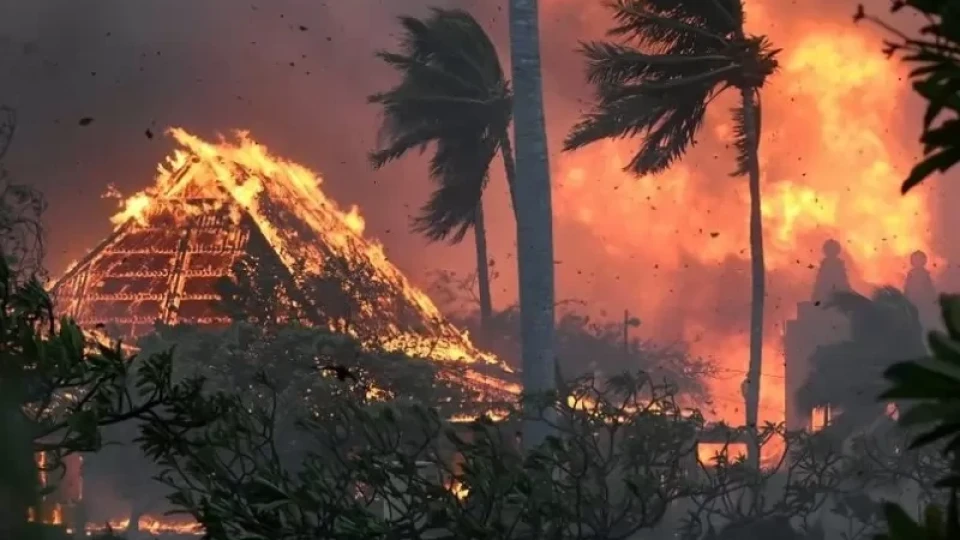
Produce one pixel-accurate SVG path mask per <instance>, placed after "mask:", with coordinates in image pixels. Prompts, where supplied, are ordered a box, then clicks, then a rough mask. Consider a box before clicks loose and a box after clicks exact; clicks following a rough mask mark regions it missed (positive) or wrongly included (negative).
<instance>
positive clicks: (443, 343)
mask: <svg viewBox="0 0 960 540" xmlns="http://www.w3.org/2000/svg"><path fill="white" fill-rule="evenodd" d="M171 133H172V135H173V137H174V138H175V139H176V140H177V141H178V142H179V143H180V144H181V145H182V148H181V149H180V150H177V151H176V152H175V154H174V155H173V156H172V157H170V158H169V159H168V161H167V164H166V165H164V166H161V167H160V169H159V172H158V178H157V182H156V185H155V186H153V187H152V188H149V189H147V190H145V191H143V192H141V193H138V194H136V195H134V196H132V197H130V198H128V199H127V200H126V201H125V204H124V207H123V210H122V211H121V212H120V213H119V214H118V215H117V216H115V217H114V218H113V221H114V223H115V224H116V228H115V229H114V231H113V233H112V234H110V235H109V236H108V237H107V238H106V239H105V240H104V241H103V242H101V243H100V245H98V246H96V247H95V248H94V249H93V250H91V251H90V252H89V254H88V255H87V256H86V257H84V258H83V259H82V260H80V261H79V262H78V263H76V264H74V265H72V266H71V268H70V269H69V270H67V271H66V272H65V273H64V275H63V276H62V277H61V278H60V279H59V280H58V281H56V282H55V283H54V284H53V286H52V288H51V292H52V294H53V296H54V297H55V298H56V301H57V303H58V305H59V307H60V309H61V311H62V313H63V314H65V315H69V316H71V317H73V318H75V319H76V320H77V322H78V323H79V324H80V325H81V326H84V327H87V328H92V327H95V326H96V327H103V328H105V329H107V330H108V333H109V334H111V336H112V337H116V338H124V339H126V340H128V341H129V340H131V339H134V340H135V339H136V338H137V337H139V336H142V335H144V334H146V333H149V332H151V331H152V330H153V328H154V325H155V324H156V323H158V322H160V323H164V324H195V325H209V326H223V325H226V324H229V322H230V321H231V316H230V314H228V313H227V312H225V311H224V309H223V304H222V302H221V295H220V293H219V292H218V283H222V282H223V279H224V278H228V279H230V278H232V277H235V274H236V273H237V272H238V271H240V269H245V271H247V272H251V271H252V272H253V273H254V274H256V273H258V272H259V273H262V274H263V275H269V276H271V277H272V278H275V279H276V281H277V282H278V283H275V284H274V285H275V286H276V290H275V292H274V293H273V294H275V295H276V297H277V298H276V299H277V300H278V301H279V303H282V304H283V305H284V306H285V313H283V314H281V315H280V316H281V317H287V318H296V319H297V320H301V321H304V320H305V321H308V322H311V323H314V324H317V323H319V324H325V325H327V326H329V327H330V328H331V330H335V331H343V332H345V333H348V334H351V335H353V336H354V337H357V338H358V339H361V340H363V341H370V340H374V339H375V340H376V343H372V342H371V343H369V344H370V345H377V346H381V347H384V348H385V349H387V350H402V351H404V352H407V353H409V354H412V355H419V356H425V357H429V358H431V359H434V360H437V361H440V362H463V363H467V364H470V365H471V369H470V370H468V375H467V376H468V378H469V379H470V381H472V384H477V385H481V386H484V387H489V389H490V391H491V392H493V393H495V394H500V395H501V397H503V396H504V393H506V394H511V393H516V392H517V391H518V390H519V387H517V386H516V385H510V384H506V383H504V382H503V381H502V380H501V379H504V378H509V377H510V375H511V373H512V371H511V370H510V368H508V367H507V366H506V365H505V364H503V363H502V362H500V361H499V360H498V359H497V358H496V357H494V356H493V355H490V354H487V353H484V352H482V351H480V350H478V349H476V348H475V347H474V346H473V345H472V343H471V341H470V339H469V336H468V335H467V334H466V333H464V332H462V331H460V330H459V329H457V328H455V327H454V326H453V325H451V324H450V323H448V322H447V321H446V320H445V319H444V318H443V316H442V314H441V313H440V311H439V309H438V308H437V307H436V306H435V305H434V303H433V302H432V301H431V300H430V298H429V297H427V295H426V294H424V293H423V292H422V291H420V290H419V289H417V288H416V287H414V286H413V285H412V284H411V283H410V282H409V281H408V280H407V278H406V277H405V276H404V275H403V274H402V273H401V272H400V270H398V269H397V268H396V267H395V266H394V265H393V264H391V263H390V262H389V261H388V260H387V257H386V255H385V254H384V250H383V246H382V245H381V244H379V243H377V242H375V241H372V240H368V239H365V238H364V237H363V228H364V221H363V218H362V217H361V216H360V214H359V212H358V210H357V208H355V207H354V208H353V209H351V210H350V211H349V212H343V211H341V210H340V209H339V207H338V206H337V205H336V203H335V202H333V201H331V200H330V199H328V198H327V197H326V196H325V195H324V193H323V191H322V190H321V189H320V183H321V179H320V178H319V177H317V176H316V175H315V174H314V173H312V172H311V171H309V170H307V169H306V168H304V167H301V166H299V165H297V164H294V163H291V162H288V161H285V160H282V159H279V158H275V157H273V156H271V155H270V154H269V152H268V151H267V150H266V149H265V148H264V147H263V146H261V145H259V144H257V143H255V142H254V141H252V140H251V139H250V138H249V137H248V135H247V134H246V133H239V134H238V139H239V142H238V144H235V145H234V144H229V143H227V142H223V141H222V142H220V143H219V144H211V143H208V142H205V141H203V140H201V139H199V138H197V137H195V136H193V135H190V134H189V133H187V132H185V131H183V130H179V129H175V130H172V131H171ZM324 278H327V280H328V281H329V279H330V278H333V279H334V280H335V283H334V285H336V287H337V288H338V291H336V292H337V294H336V295H330V297H329V298H328V297H323V298H320V297H317V295H318V294H321V293H322V292H323V289H324V288H322V287H317V286H316V285H317V284H318V283H319V282H320V281H321V280H323V279H324ZM254 279H255V278H254ZM325 284H326V285H330V283H325ZM326 290H328V291H329V287H327V288H326ZM371 292H375V293H376V294H375V295H371V294H370V293H371Z"/></svg>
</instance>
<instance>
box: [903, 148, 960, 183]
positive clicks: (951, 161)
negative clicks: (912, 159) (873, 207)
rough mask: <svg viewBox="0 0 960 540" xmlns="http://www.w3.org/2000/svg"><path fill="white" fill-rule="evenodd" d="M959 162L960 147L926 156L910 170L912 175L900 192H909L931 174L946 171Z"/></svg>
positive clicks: (905, 181)
mask: <svg viewBox="0 0 960 540" xmlns="http://www.w3.org/2000/svg"><path fill="white" fill-rule="evenodd" d="M957 163H960V148H946V149H943V150H941V151H939V152H937V153H935V154H932V155H930V156H928V157H926V158H925V159H924V160H923V161H921V162H920V163H918V164H917V165H915V166H914V167H913V170H911V171H910V175H909V176H908V177H907V179H906V180H904V181H903V185H901V186H900V192H901V193H904V194H905V193H907V192H908V191H910V190H911V189H913V188H914V187H916V186H917V185H919V184H920V183H921V182H923V181H924V180H926V179H927V178H928V177H929V176H930V175H932V174H934V173H937V172H944V171H946V170H947V169H949V168H951V167H953V166H954V165H956V164H957Z"/></svg>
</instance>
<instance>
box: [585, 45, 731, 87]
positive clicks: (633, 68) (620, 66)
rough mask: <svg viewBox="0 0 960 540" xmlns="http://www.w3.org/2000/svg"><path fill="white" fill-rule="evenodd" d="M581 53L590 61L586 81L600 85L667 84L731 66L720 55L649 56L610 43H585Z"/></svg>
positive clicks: (631, 48)
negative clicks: (640, 82) (666, 82)
mask: <svg viewBox="0 0 960 540" xmlns="http://www.w3.org/2000/svg"><path fill="white" fill-rule="evenodd" d="M580 52H581V54H583V55H584V56H585V57H586V58H587V81H588V82H590V83H593V84H597V85H611V84H626V83H636V82H639V81H643V82H664V81H670V80H675V79H685V78H687V77H692V76H696V75H699V74H701V73H704V72H710V71H713V70H715V69H718V68H723V67H727V66H730V58H729V57H727V56H724V55H721V54H713V55H679V54H649V53H646V52H643V51H641V50H639V49H637V48H635V47H630V46H627V45H622V44H619V43H609V42H589V43H583V44H581V46H580Z"/></svg>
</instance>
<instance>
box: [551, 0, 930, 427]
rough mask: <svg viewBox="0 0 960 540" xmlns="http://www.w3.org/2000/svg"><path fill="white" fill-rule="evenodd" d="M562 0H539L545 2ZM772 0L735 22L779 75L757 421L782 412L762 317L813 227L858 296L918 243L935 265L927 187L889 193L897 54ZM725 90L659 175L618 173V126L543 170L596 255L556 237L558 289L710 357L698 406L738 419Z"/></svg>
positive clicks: (766, 190)
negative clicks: (614, 133)
mask: <svg viewBox="0 0 960 540" xmlns="http://www.w3.org/2000/svg"><path fill="white" fill-rule="evenodd" d="M814 3H815V2H814ZM566 4H567V2H565V1H563V0H554V1H552V2H548V3H547V5H548V8H547V9H549V6H551V5H553V6H554V7H555V8H556V9H560V6H561V5H566ZM820 5H823V4H822V3H821V4H820ZM774 6H777V11H776V13H779V12H780V11H779V7H778V6H780V4H779V3H778V4H773V3H772V2H771V0H753V1H750V2H748V9H749V13H748V15H749V17H748V22H749V23H750V26H751V28H750V29H751V30H752V31H754V32H757V33H765V34H768V35H770V37H771V39H772V40H773V41H774V42H775V43H776V44H777V46H778V47H783V49H784V52H783V53H782V55H781V58H780V60H781V65H782V69H781V72H780V73H779V74H777V75H776V76H775V77H774V78H773V80H772V81H771V83H770V85H769V86H768V87H767V88H765V89H764V96H763V128H764V133H763V140H762V144H761V150H760V162H761V169H762V183H763V204H762V212H763V222H764V223H763V224H764V230H765V251H766V266H767V270H768V277H767V284H768V289H767V302H766V304H767V320H766V334H767V337H766V342H765V343H764V376H763V378H762V381H761V382H762V385H761V388H762V390H761V402H762V403H761V421H783V416H784V392H785V389H784V379H783V377H784V369H783V354H782V351H781V349H782V345H781V335H780V333H781V332H780V328H778V326H779V325H781V324H782V323H783V321H785V320H787V319H790V318H792V317H793V316H794V314H795V311H794V307H795V306H796V303H797V302H800V301H804V300H808V299H809V298H810V291H811V290H812V281H813V277H814V271H815V269H816V267H817V265H819V263H820V259H821V257H822V255H821V250H820V246H821V245H822V244H823V242H824V241H825V240H826V239H828V238H836V239H837V240H838V241H840V242H841V244H842V245H843V246H844V255H843V256H844V258H845V259H846V261H847V266H848V270H849V271H850V274H851V275H850V278H851V281H852V283H853V284H854V286H855V287H856V288H858V290H859V291H861V292H864V293H869V288H868V287H869V286H871V285H883V284H893V285H896V286H900V285H902V282H903V281H902V280H903V277H904V273H905V272H904V271H905V267H906V262H907V258H908V257H909V254H910V253H912V252H913V251H914V250H924V251H925V252H926V253H927V254H928V255H929V257H930V261H931V266H933V267H937V266H942V262H943V261H942V258H941V257H939V256H938V254H937V253H936V252H935V250H934V248H933V245H932V244H931V238H930V226H931V220H930V217H929V216H930V213H929V212H928V211H927V210H926V209H927V208H928V200H927V195H926V194H924V193H922V192H918V193H916V194H911V195H910V196H908V197H900V196H899V191H898V188H899V185H900V181H901V180H902V177H903V175H904V174H905V171H906V170H908V168H909V166H910V164H911V159H910V156H909V152H910V151H912V144H911V145H906V144H903V143H902V141H901V140H900V138H899V137H898V136H897V135H895V134H896V133H898V131H899V124H900V117H899V115H900V113H901V111H902V108H903V104H904V102H905V101H906V96H907V93H908V92H909V87H908V85H906V84H905V83H904V82H903V81H904V80H905V77H904V69H903V66H902V65H900V64H898V63H896V62H893V61H890V60H888V59H887V58H885V57H884V55H883V54H882V52H881V47H882V46H881V44H880V43H881V41H880V39H879V38H878V37H877V36H875V35H871V34H869V33H867V31H866V30H864V29H863V28H859V27H856V26H853V25H852V24H850V23H849V13H846V14H845V15H844V19H843V23H835V22H832V21H829V20H826V19H827V18H828V17H831V16H832V14H831V13H829V11H828V10H825V14H818V13H815V12H811V13H809V14H807V13H805V17H798V18H797V19H796V20H790V21H787V22H784V19H783V17H776V18H775V17H774V16H773V13H775V11H774V10H773V9H774ZM585 9H586V8H585ZM791 9H793V8H791ZM797 9H801V8H797ZM811 11H814V10H811ZM584 13H588V12H587V11H585V12H584ZM582 18H583V19H589V22H585V23H584V24H588V25H593V26H595V27H596V28H597V29H600V28H602V29H606V28H609V27H610V26H611V25H612V22H611V21H610V17H609V13H608V12H593V11H589V15H586V14H585V15H583V16H582ZM817 19H823V20H817ZM729 97H730V98H731V99H728V100H727V101H726V102H725V103H724V104H721V105H719V106H716V107H713V108H712V109H711V111H710V113H709V114H708V117H707V123H706V127H705V129H704V133H703V134H702V136H701V139H702V140H701V141H700V144H699V145H698V146H697V147H696V148H695V149H694V150H693V151H692V152H691V154H690V155H689V156H688V157H687V159H686V160H685V161H683V162H681V163H680V164H678V165H676V166H675V167H673V168H672V169H671V170H669V171H667V172H665V173H663V174H660V175H658V176H656V177H645V178H635V177H633V176H632V175H631V174H628V173H624V172H623V171H622V168H623V167H624V166H625V165H626V164H627V163H628V161H629V159H630V157H631V156H632V154H633V153H634V152H635V151H636V149H637V147H638V145H639V144H640V141H639V140H635V139H628V140H622V141H608V142H603V143H598V144H596V145H592V146H590V147H587V148H585V149H583V150H580V151H577V152H573V153H564V154H561V155H559V159H557V160H555V161H553V164H554V170H553V178H554V181H555V184H556V186H555V190H554V197H555V199H554V200H555V212H556V214H557V227H558V228H564V229H567V230H571V231H577V234H589V235H590V237H591V238H592V239H593V241H594V245H595V246H596V247H595V248H593V247H591V248H589V249H596V250H597V251H598V252H599V253H597V255H596V256H594V257H585V256H584V249H585V247H584V245H583V244H582V243H578V244H577V245H573V243H572V242H571V243H570V244H565V242H564V240H563V237H562V236H560V235H558V246H557V250H558V257H557V258H558V259H561V260H564V261H570V260H575V261H576V262H575V263H572V264H571V263H570V262H567V263H566V264H564V265H560V266H558V267H557V268H558V273H559V274H558V282H559V283H560V286H561V287H564V288H565V289H566V293H565V294H567V295H572V296H578V295H579V296H582V297H586V298H590V299H593V300H596V301H598V303H601V304H603V303H605V307H609V308H617V309H622V308H623V307H624V305H627V306H628V307H629V308H630V309H631V311H635V312H636V313H637V315H638V317H639V318H641V319H642V320H644V321H645V327H646V330H647V331H648V332H649V335H651V336H654V337H657V338H661V339H664V340H671V339H684V340H686V341H687V342H689V343H692V345H693V351H694V352H695V353H698V354H702V355H704V356H707V357H710V358H713V359H714V360H715V361H716V362H717V363H718V364H719V366H720V368H721V371H722V372H725V373H727V376H724V377H722V378H720V379H718V380H715V381H711V383H710V390H711V393H712V394H713V398H714V400H715V407H713V409H712V410H707V411H705V412H706V414H707V416H708V418H710V419H712V420H717V419H723V420H725V421H727V422H728V423H730V424H733V425H740V424H742V423H743V420H744V410H743V396H742V394H741V392H740V385H741V383H742V381H743V379H744V378H745V376H746V369H747V360H748V337H747V330H748V321H747V319H748V314H749V302H750V282H749V256H750V252H749V241H748V211H747V210H748V206H747V204H748V194H747V185H746V180H745V179H739V178H729V177H728V176H727V173H728V172H729V171H730V170H731V169H732V167H733V165H732V163H733V162H732V159H733V157H732V155H731V151H730V142H731V134H732V131H733V130H732V125H731V120H730V114H729V106H733V105H734V104H735V102H734V100H733V98H734V97H735V96H729ZM721 101H722V100H721ZM724 105H728V106H724ZM571 108H572V107H571ZM581 231H585V232H581ZM571 237H573V235H571ZM573 254H576V255H573ZM570 271H576V275H573V274H571V273H569V272H570ZM565 272H566V273H565ZM585 276H593V279H586V277H585ZM585 287H586V292H582V291H584V288H585ZM611 300H613V301H615V302H616V304H611V302H610V301H611ZM624 302H626V303H627V304H624ZM711 413H712V414H711Z"/></svg>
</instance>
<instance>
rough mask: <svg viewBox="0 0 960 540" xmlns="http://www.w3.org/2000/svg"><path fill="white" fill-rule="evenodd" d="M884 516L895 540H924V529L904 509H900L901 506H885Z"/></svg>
mask: <svg viewBox="0 0 960 540" xmlns="http://www.w3.org/2000/svg"><path fill="white" fill-rule="evenodd" d="M883 514H884V516H885V517H886V520H887V528H888V529H889V531H890V538H892V539H893V540H917V539H918V538H922V536H921V535H922V534H923V528H922V527H921V526H920V525H919V524H918V523H917V522H915V521H914V520H913V518H911V517H910V516H909V515H908V514H907V513H906V512H905V511H904V510H903V508H900V505H898V504H893V503H886V504H884V505H883Z"/></svg>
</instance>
